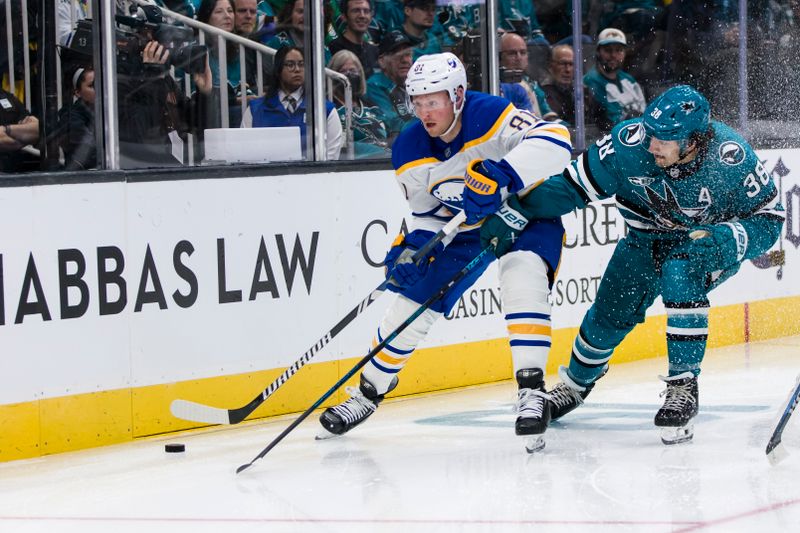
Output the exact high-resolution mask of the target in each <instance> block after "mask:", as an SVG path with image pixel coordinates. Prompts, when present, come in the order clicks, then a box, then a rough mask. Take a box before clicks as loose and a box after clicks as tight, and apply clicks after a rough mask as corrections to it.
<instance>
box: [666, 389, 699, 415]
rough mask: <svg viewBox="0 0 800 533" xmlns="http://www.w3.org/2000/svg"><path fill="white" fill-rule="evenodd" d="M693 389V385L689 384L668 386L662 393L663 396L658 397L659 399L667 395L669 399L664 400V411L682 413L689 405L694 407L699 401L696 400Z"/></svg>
mask: <svg viewBox="0 0 800 533" xmlns="http://www.w3.org/2000/svg"><path fill="white" fill-rule="evenodd" d="M691 387H692V384H691V383H687V384H686V385H672V384H667V388H666V389H664V390H663V391H661V394H659V395H658V396H659V397H662V396H665V395H666V397H667V399H666V400H664V406H663V407H662V409H669V410H674V411H680V410H682V409H683V408H684V407H685V406H686V405H687V404H690V405H694V403H695V402H696V401H697V400H695V397H694V395H693V394H692V392H691Z"/></svg>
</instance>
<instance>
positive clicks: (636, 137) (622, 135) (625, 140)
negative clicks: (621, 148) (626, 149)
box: [617, 122, 644, 146]
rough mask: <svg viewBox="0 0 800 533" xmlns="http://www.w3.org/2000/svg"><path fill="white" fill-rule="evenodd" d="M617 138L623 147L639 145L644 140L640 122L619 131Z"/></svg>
mask: <svg viewBox="0 0 800 533" xmlns="http://www.w3.org/2000/svg"><path fill="white" fill-rule="evenodd" d="M617 138H618V139H619V142H621V143H622V144H624V145H625V146H636V145H637V144H641V143H642V139H644V127H643V126H642V123H641V122H635V123H633V124H628V125H627V126H625V127H624V128H622V129H620V130H619V133H618V134H617Z"/></svg>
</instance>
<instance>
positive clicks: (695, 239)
mask: <svg viewBox="0 0 800 533" xmlns="http://www.w3.org/2000/svg"><path fill="white" fill-rule="evenodd" d="M689 237H691V239H692V241H691V242H690V243H689V245H688V246H687V248H686V251H687V253H688V254H689V260H690V261H692V262H693V263H694V264H695V266H697V267H698V268H701V269H703V270H705V271H707V272H716V271H717V270H724V269H727V268H730V267H732V266H733V265H735V264H736V263H739V262H741V261H743V260H744V255H745V252H747V244H748V238H747V231H745V229H744V226H742V225H741V224H739V223H738V222H723V223H721V224H714V225H712V226H700V227H698V228H695V229H694V230H692V232H691V233H689Z"/></svg>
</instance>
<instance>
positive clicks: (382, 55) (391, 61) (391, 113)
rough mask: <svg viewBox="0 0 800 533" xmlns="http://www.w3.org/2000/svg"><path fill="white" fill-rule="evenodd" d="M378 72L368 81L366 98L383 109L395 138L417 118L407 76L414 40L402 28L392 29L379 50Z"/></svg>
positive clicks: (386, 121) (385, 119)
mask: <svg viewBox="0 0 800 533" xmlns="http://www.w3.org/2000/svg"><path fill="white" fill-rule="evenodd" d="M378 51H379V55H378V65H379V66H380V68H381V70H380V72H376V73H375V74H373V75H372V76H370V77H369V79H368V80H367V97H368V98H369V100H370V101H372V102H373V103H374V104H375V105H377V106H378V108H379V109H380V110H381V111H382V113H383V116H382V119H383V122H384V123H385V124H386V127H387V128H388V130H389V139H391V140H394V138H395V137H396V136H397V134H398V133H400V130H402V129H403V127H405V125H406V124H408V123H409V122H411V121H412V120H413V119H414V114H413V113H411V111H410V110H409V109H408V104H407V95H406V76H407V75H408V70H409V69H410V68H411V63H412V60H411V56H412V53H413V52H412V49H411V41H410V40H409V39H408V37H407V36H406V35H405V34H404V33H403V32H400V31H390V32H389V33H387V34H386V35H385V36H384V38H383V41H381V44H380V47H379V49H378Z"/></svg>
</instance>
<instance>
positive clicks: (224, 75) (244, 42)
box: [133, 0, 354, 161]
mask: <svg viewBox="0 0 800 533" xmlns="http://www.w3.org/2000/svg"><path fill="white" fill-rule="evenodd" d="M133 2H134V3H136V4H138V5H141V6H155V5H156V4H155V3H153V2H150V1H148V0H133ZM157 7H158V8H159V9H160V10H161V12H162V13H164V14H165V15H167V16H168V17H169V18H171V19H174V20H176V21H178V22H181V23H183V24H185V25H186V26H188V27H190V28H194V29H196V30H198V33H199V36H200V37H199V41H200V44H205V41H206V34H210V35H212V36H214V37H216V38H217V47H218V48H217V49H218V50H225V48H226V46H227V44H228V41H230V42H233V43H236V44H237V45H239V65H240V68H241V75H240V82H239V84H240V85H239V92H240V94H241V95H242V97H241V99H240V100H241V102H240V105H241V108H242V116H244V113H245V110H246V109H247V98H246V96H245V95H246V94H247V62H246V61H245V54H246V51H245V49H250V50H254V51H255V52H256V66H255V68H256V85H257V91H258V92H257V94H258V96H261V95H263V94H264V80H263V68H262V66H263V63H262V61H263V57H264V55H268V56H274V55H275V52H276V50H275V49H274V48H270V47H268V46H265V45H263V44H261V43H258V42H255V41H252V40H250V39H247V38H245V37H241V36H239V35H236V34H234V33H231V32H227V31H225V30H221V29H219V28H216V27H214V26H211V25H209V24H205V23H203V22H200V21H198V20H195V19H193V18H190V17H187V16H185V15H182V14H180V13H176V12H175V11H172V10H170V9H167V8H166V7H163V6H157ZM218 56H219V77H220V81H219V85H220V93H221V95H220V96H221V98H220V113H221V124H222V127H223V128H228V127H230V123H229V116H228V90H229V84H228V58H227V57H226V54H223V53H220V54H218ZM325 76H326V78H327V79H329V80H330V79H331V78H332V79H335V80H336V81H338V82H339V83H341V84H343V85H344V96H345V127H346V133H347V145H346V147H345V148H346V150H347V152H346V154H347V158H348V159H353V157H354V147H353V132H352V130H353V128H352V127H351V124H352V116H353V88H352V86H351V84H350V80H349V79H347V76H345V75H343V74H340V73H338V72H336V71H335V70H331V69H328V68H326V69H325ZM184 83H185V84H186V87H187V88H188V87H189V86H190V85H189V84H190V76H189V75H188V74H186V75H185V76H184ZM332 90H333V88H332V85H331V84H330V83H328V99H329V100H333V93H332ZM187 94H188V93H187ZM314 126H315V127H314V137H315V138H317V139H323V140H325V136H326V134H327V128H326V127H325V126H326V121H325V120H324V117H321V119H320V120H318V121H317V122H316V124H315V125H314ZM323 146H324V144H323ZM316 158H317V160H322V161H325V160H326V159H327V153H326V151H325V150H319V151H318V152H317V154H316Z"/></svg>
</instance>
